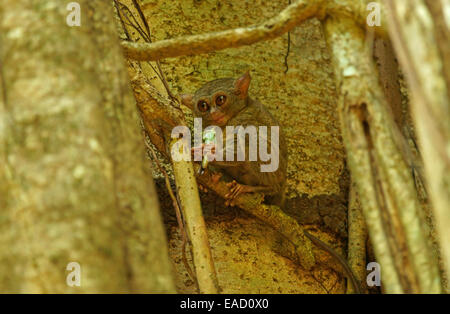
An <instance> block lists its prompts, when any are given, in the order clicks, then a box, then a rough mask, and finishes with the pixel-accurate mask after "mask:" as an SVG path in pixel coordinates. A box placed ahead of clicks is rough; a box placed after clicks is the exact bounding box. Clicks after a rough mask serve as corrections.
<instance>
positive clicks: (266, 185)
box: [181, 72, 362, 293]
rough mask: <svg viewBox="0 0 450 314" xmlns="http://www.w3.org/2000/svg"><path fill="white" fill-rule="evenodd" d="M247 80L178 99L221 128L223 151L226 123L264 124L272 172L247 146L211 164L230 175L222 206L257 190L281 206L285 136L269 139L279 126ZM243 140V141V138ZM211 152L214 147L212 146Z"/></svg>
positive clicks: (211, 85) (220, 82) (210, 85)
mask: <svg viewBox="0 0 450 314" xmlns="http://www.w3.org/2000/svg"><path fill="white" fill-rule="evenodd" d="M250 81H251V77H250V74H249V73H248V72H247V73H245V74H244V75H243V76H241V77H239V78H238V79H234V78H223V79H217V80H214V81H210V82H207V83H206V84H205V85H203V86H202V87H201V88H200V89H198V90H197V91H196V92H195V93H194V94H193V95H190V94H184V95H181V100H182V103H183V104H184V105H185V106H187V107H189V108H190V109H191V110H192V111H193V113H194V116H195V117H199V118H202V124H203V126H204V127H208V126H212V125H214V126H218V127H220V128H221V129H222V133H223V138H222V140H223V142H224V144H223V147H224V150H225V151H227V150H229V149H230V147H229V145H227V144H226V139H227V137H229V136H233V137H234V134H227V133H226V126H243V127H247V126H256V127H258V126H267V129H268V132H267V135H266V136H265V138H260V137H261V136H262V134H261V132H258V137H259V138H260V139H259V140H262V141H263V142H264V141H266V143H267V147H268V149H271V150H272V151H273V150H278V156H279V164H278V168H277V169H276V170H275V171H272V172H262V171H261V164H263V163H264V161H262V160H259V159H258V160H256V161H250V160H249V159H248V153H249V151H248V147H246V148H245V149H246V150H245V152H246V153H245V159H244V160H243V161H238V160H237V158H234V160H233V161H229V160H224V161H216V160H213V161H211V164H212V165H213V166H214V167H215V168H217V169H218V170H219V171H221V172H224V173H226V174H228V175H229V176H230V177H232V178H233V181H232V182H231V183H229V184H228V186H229V188H230V192H229V193H228V194H227V195H226V196H225V197H226V202H225V204H226V205H234V200H235V199H236V197H238V196H239V195H240V194H242V193H252V192H260V193H263V194H264V195H266V196H269V200H268V201H269V202H271V203H273V204H276V205H278V206H280V207H283V206H284V193H285V183H286V168H287V147H286V142H285V138H284V137H283V133H282V132H281V131H280V133H279V136H278V138H277V139H278V140H277V142H276V143H274V142H273V141H271V138H272V137H271V134H270V129H271V128H270V127H271V126H279V124H278V122H277V121H276V120H275V118H274V117H273V116H272V115H271V114H270V112H269V111H268V110H267V109H266V108H265V107H264V106H263V105H262V104H261V103H260V102H259V101H257V100H254V99H252V98H250V97H249V95H248V89H249V86H250ZM244 143H247V142H246V141H244ZM258 143H260V141H259V142H258ZM245 145H247V144H245ZM204 148H205V146H204V145H202V146H201V147H194V148H193V151H195V150H197V149H198V150H200V151H201V152H203V150H204ZM212 151H214V150H213V149H212ZM236 151H237V149H234V150H233V153H236ZM225 154H226V153H225ZM304 232H305V235H306V236H307V237H308V238H309V239H310V240H311V241H312V242H313V243H314V244H316V245H318V246H319V247H320V248H322V249H323V250H325V251H327V252H328V253H330V254H331V255H332V256H333V257H334V258H336V259H337V261H338V262H339V264H341V266H342V267H343V270H344V272H345V274H346V275H347V277H348V278H349V279H350V280H351V281H352V284H353V287H354V289H355V291H356V292H357V293H361V291H362V290H361V287H360V285H359V283H358V281H357V279H356V277H355V275H354V274H353V272H352V270H351V268H350V267H349V266H348V263H347V261H346V260H345V259H344V258H342V257H341V256H340V255H339V254H337V253H336V252H335V251H334V250H333V249H332V248H331V247H329V246H328V245H327V244H326V243H324V242H322V241H321V240H319V239H318V238H316V237H314V236H313V235H311V234H310V233H308V232H307V231H304Z"/></svg>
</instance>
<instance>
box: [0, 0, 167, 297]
mask: <svg viewBox="0 0 450 314" xmlns="http://www.w3.org/2000/svg"><path fill="white" fill-rule="evenodd" d="M78 3H80V5H81V27H69V26H68V25H66V23H65V22H66V16H67V15H68V14H69V11H67V9H66V3H65V2H61V1H58V0H45V1H39V0H18V1H17V0H3V1H1V2H0V71H1V72H0V77H1V81H0V83H1V84H0V93H1V94H0V96H1V97H0V142H1V145H0V158H1V159H2V160H1V162H0V207H1V209H2V210H1V212H0V248H1V250H0V286H1V287H2V292H33V293H43V292H58V293H67V292H70V293H77V292H82V293H85V292H102V293H106V292H158V293H161V292H175V288H174V283H173V278H172V267H171V263H170V262H169V259H168V252H167V242H166V237H165V234H164V230H163V226H162V222H161V217H160V213H159V206H158V201H157V195H156V193H155V189H154V186H153V182H152V179H151V178H150V173H149V166H148V162H147V161H146V159H145V154H144V146H143V141H142V137H141V134H140V130H139V124H138V116H137V112H136V107H135V100H134V98H133V96H132V93H131V90H130V87H129V83H128V76H127V72H126V71H125V66H124V61H123V55H122V52H121V50H120V47H119V45H118V40H117V34H116V29H115V23H114V20H113V18H112V12H113V8H112V5H111V3H110V2H108V1H106V2H105V1H88V0H79V1H78ZM70 262H77V263H79V264H80V266H81V282H80V283H81V285H80V286H73V287H71V286H69V285H67V284H66V276H67V275H68V274H69V272H68V271H67V270H66V266H67V264H68V263H70Z"/></svg>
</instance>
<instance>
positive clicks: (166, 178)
mask: <svg viewBox="0 0 450 314" xmlns="http://www.w3.org/2000/svg"><path fill="white" fill-rule="evenodd" d="M144 133H145V134H147V132H145V128H144ZM145 145H146V147H147V149H148V151H149V152H151V154H152V157H153V160H154V161H155V163H156V165H157V167H158V169H159V171H161V173H162V174H163V175H164V181H165V183H166V189H167V192H168V193H169V196H170V199H171V200H172V205H173V207H174V208H175V215H176V217H177V223H178V228H179V229H180V234H181V239H182V243H181V260H182V261H183V264H184V267H185V268H186V271H187V272H188V274H189V276H190V277H191V279H192V280H193V281H194V282H195V283H196V284H197V285H198V282H197V277H196V276H195V274H194V272H193V271H192V269H191V267H190V266H189V263H188V261H187V258H186V243H187V241H188V239H187V233H186V229H185V228H184V223H183V218H182V217H181V209H180V205H179V204H178V200H177V198H176V197H175V194H174V193H173V190H172V187H171V185H170V180H169V175H168V174H167V171H166V170H165V169H164V167H163V166H161V163H160V162H159V160H158V156H156V152H155V150H154V149H153V147H152V146H151V145H150V144H149V143H148V141H147V139H145Z"/></svg>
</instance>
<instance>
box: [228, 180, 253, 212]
mask: <svg viewBox="0 0 450 314" xmlns="http://www.w3.org/2000/svg"><path fill="white" fill-rule="evenodd" d="M227 186H228V187H229V188H230V192H228V194H226V195H225V198H226V200H225V206H234V204H235V201H236V198H237V197H238V196H239V195H241V194H242V193H249V192H253V189H252V188H253V187H252V186H249V185H244V184H239V183H237V182H236V181H235V180H233V182H230V183H228V184H227Z"/></svg>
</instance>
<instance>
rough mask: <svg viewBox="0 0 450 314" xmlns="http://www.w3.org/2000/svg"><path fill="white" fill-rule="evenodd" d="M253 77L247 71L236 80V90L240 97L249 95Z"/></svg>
mask: <svg viewBox="0 0 450 314" xmlns="http://www.w3.org/2000/svg"><path fill="white" fill-rule="evenodd" d="M251 80H252V78H251V77H250V73H249V72H248V71H247V72H245V74H244V75H242V76H241V77H240V78H238V79H237V80H236V81H235V82H234V88H235V90H236V94H238V95H239V97H240V98H246V97H247V95H248V87H249V86H250V81H251Z"/></svg>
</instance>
